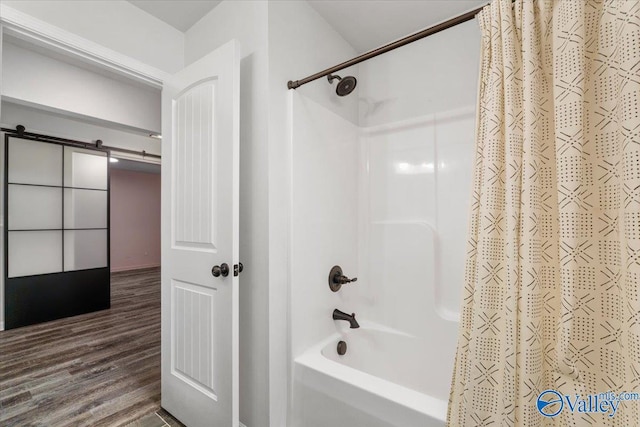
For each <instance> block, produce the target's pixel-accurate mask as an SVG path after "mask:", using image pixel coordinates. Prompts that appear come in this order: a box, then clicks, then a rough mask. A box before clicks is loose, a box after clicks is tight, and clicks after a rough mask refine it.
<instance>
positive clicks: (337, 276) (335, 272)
mask: <svg viewBox="0 0 640 427" xmlns="http://www.w3.org/2000/svg"><path fill="white" fill-rule="evenodd" d="M357 280H358V278H357V277H354V278H353V279H349V278H348V277H347V276H345V275H344V274H342V268H340V266H339V265H334V266H333V267H332V268H331V271H330V272H329V288H330V289H331V290H332V291H333V292H338V291H339V290H340V288H341V287H342V285H346V284H347V283H351V282H355V281H357Z"/></svg>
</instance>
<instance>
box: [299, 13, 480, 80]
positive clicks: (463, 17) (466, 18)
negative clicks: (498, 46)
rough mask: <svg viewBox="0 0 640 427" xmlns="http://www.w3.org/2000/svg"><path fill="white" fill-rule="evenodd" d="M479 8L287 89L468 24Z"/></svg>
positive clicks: (312, 76)
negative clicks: (464, 23)
mask: <svg viewBox="0 0 640 427" xmlns="http://www.w3.org/2000/svg"><path fill="white" fill-rule="evenodd" d="M485 6H486V5H484V6H481V7H478V8H476V9H473V10H471V11H469V12H467V13H463V14H462V15H459V16H456V17H455V18H451V19H449V20H447V21H444V22H442V23H440V24H437V25H434V26H433V27H429V28H426V29H424V30H422V31H418V32H417V33H414V34H411V35H409V36H407V37H404V38H401V39H400V40H396V41H395V42H392V43H389V44H386V45H384V46H382V47H379V48H377V49H374V50H371V51H369V52H366V53H363V54H362V55H360V56H356V57H355V58H352V59H350V60H348V61H345V62H343V63H341V64H338V65H336V66H333V67H331V68H327V69H326V70H324V71H320V72H319V73H316V74H312V75H310V76H309V77H305V78H304V79H302V80H296V81H292V80H289V82H288V83H287V88H289V89H296V88H299V87H300V86H302V85H304V84H307V83H309V82H312V81H314V80H317V79H319V78H321V77H324V76H328V75H329V74H333V73H335V72H336V71H340V70H342V69H344V68H348V67H351V66H352V65H356V64H359V63H361V62H363V61H366V60H367V59H371V58H375V57H376V56H379V55H382V54H383V53H387V52H389V51H391V50H394V49H397V48H399V47H402V46H405V45H408V44H409V43H413V42H415V41H417V40H420V39H423V38H425V37H428V36H431V35H433V34H436V33H439V32H440V31H443V30H446V29H448V28H451V27H455V26H456V25H459V24H462V23H463V22H467V21H471V20H472V19H473V18H475V16H476V15H477V14H478V12H480V11H481V10H482V9H483V8H484V7H485Z"/></svg>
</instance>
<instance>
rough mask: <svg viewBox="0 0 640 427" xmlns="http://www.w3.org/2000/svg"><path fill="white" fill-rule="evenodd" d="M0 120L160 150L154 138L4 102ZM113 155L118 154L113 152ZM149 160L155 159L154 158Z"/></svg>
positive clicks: (78, 137) (64, 135)
mask: <svg viewBox="0 0 640 427" xmlns="http://www.w3.org/2000/svg"><path fill="white" fill-rule="evenodd" d="M0 123H1V124H2V127H7V128H11V129H15V128H16V126H17V125H23V126H25V127H26V128H27V132H34V133H42V134H45V135H52V136H57V137H60V138H69V139H76V140H79V141H84V142H92V141H95V140H97V139H100V140H102V142H103V144H104V145H108V146H110V147H118V148H124V149H128V150H136V151H142V150H144V151H146V152H147V153H149V154H160V152H161V143H160V141H159V140H157V139H155V138H150V137H148V136H142V135H138V134H135V133H131V132H125V131H122V130H119V129H114V128H109V127H104V126H100V125H98V124H95V123H87V122H85V121H81V120H77V119H74V118H72V117H69V116H64V115H60V114H55V113H52V112H47V111H44V110H40V109H36V108H33V107H29V106H24V105H19V104H15V103H11V102H6V101H4V102H2V116H0ZM114 154H115V155H116V157H118V154H117V153H116V152H114ZM125 157H126V156H125ZM150 161H152V162H155V161H157V159H153V160H150Z"/></svg>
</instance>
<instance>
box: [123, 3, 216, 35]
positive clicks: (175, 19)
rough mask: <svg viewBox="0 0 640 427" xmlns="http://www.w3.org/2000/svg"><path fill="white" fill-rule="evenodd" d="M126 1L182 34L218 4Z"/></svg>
mask: <svg viewBox="0 0 640 427" xmlns="http://www.w3.org/2000/svg"><path fill="white" fill-rule="evenodd" d="M128 1H129V3H131V4H133V5H134V6H137V7H139V8H140V9H142V10H144V11H145V12H147V13H149V14H151V15H153V16H155V17H156V18H158V19H160V20H161V21H164V22H166V23H167V24H169V25H171V26H172V27H174V28H177V29H178V30H180V31H182V32H183V33H184V32H185V31H187V30H188V29H189V28H191V27H192V26H193V24H195V23H196V22H198V21H199V20H200V18H202V17H203V16H204V15H206V14H207V13H209V12H210V11H211V9H213V8H214V7H216V6H217V5H218V4H219V3H220V1H219V0H128Z"/></svg>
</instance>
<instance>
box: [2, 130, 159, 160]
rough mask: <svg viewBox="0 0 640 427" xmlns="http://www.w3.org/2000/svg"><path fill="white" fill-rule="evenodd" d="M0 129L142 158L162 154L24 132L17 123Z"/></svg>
mask: <svg viewBox="0 0 640 427" xmlns="http://www.w3.org/2000/svg"><path fill="white" fill-rule="evenodd" d="M0 130H1V131H2V132H6V133H12V134H15V135H18V136H23V135H24V136H29V137H31V138H36V139H44V140H49V141H57V142H64V143H67V144H72V145H76V146H79V147H91V148H104V149H106V150H109V151H119V152H121V153H126V154H135V155H138V156H142V158H145V157H153V158H154V159H161V158H162V156H160V155H158V154H150V153H147V152H146V151H144V150H142V151H136V150H128V149H126V148H118V147H111V146H108V145H102V140H100V139H98V140H96V142H95V143H91V142H83V141H76V140H75V139H67V138H60V137H57V136H50V135H42V134H40V133H33V132H26V128H25V127H24V126H22V125H18V126H16V128H15V129H9V128H0Z"/></svg>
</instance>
